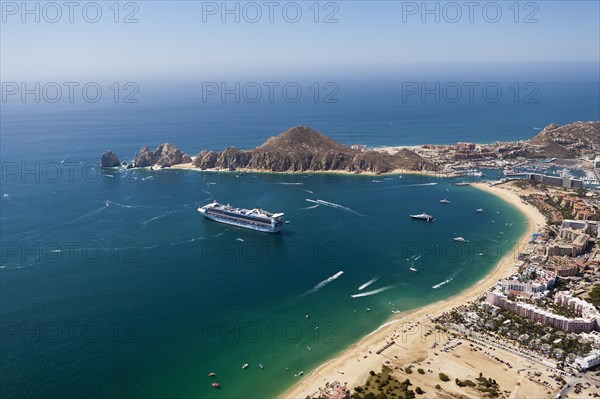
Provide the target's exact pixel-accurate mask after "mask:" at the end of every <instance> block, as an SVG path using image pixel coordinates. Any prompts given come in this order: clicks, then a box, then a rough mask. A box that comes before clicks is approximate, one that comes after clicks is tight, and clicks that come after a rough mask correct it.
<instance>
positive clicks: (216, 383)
mask: <svg viewBox="0 0 600 399" xmlns="http://www.w3.org/2000/svg"><path fill="white" fill-rule="evenodd" d="M212 386H213V388H221V386H220V385H219V383H218V382H213V383H212Z"/></svg>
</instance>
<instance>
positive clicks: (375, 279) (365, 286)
mask: <svg viewBox="0 0 600 399" xmlns="http://www.w3.org/2000/svg"><path fill="white" fill-rule="evenodd" d="M377 280H379V276H378V277H373V278H372V279H371V280H369V281H367V282H366V283H364V284H363V285H361V286H360V287H358V290H359V291H362V290H364V289H365V288H367V287H368V286H370V285H371V284H373V283H374V282H375V281H377Z"/></svg>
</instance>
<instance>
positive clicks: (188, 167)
mask: <svg viewBox="0 0 600 399" xmlns="http://www.w3.org/2000/svg"><path fill="white" fill-rule="evenodd" d="M157 168H158V167H157ZM169 168H170V169H185V170H195V171H198V172H207V173H217V172H229V173H270V174H280V175H291V174H313V173H315V174H331V175H335V174H339V175H347V176H389V175H422V176H428V177H438V178H444V177H447V175H445V174H443V173H441V172H436V171H420V170H406V169H394V170H391V171H389V172H385V173H374V172H360V173H357V172H349V171H347V170H305V171H287V172H272V171H268V170H261V169H249V168H240V169H236V170H229V169H218V168H214V169H200V168H198V167H197V166H195V165H194V164H192V163H181V164H176V165H172V166H170V167H169Z"/></svg>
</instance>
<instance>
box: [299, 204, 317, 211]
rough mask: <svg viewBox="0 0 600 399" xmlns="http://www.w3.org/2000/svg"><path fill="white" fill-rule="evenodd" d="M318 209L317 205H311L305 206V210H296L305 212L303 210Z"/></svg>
mask: <svg viewBox="0 0 600 399" xmlns="http://www.w3.org/2000/svg"><path fill="white" fill-rule="evenodd" d="M318 207H319V204H317V205H313V206H307V207H306V208H300V209H298V210H299V211H305V210H307V209H315V208H318Z"/></svg>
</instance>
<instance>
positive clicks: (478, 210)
mask: <svg viewBox="0 0 600 399" xmlns="http://www.w3.org/2000/svg"><path fill="white" fill-rule="evenodd" d="M475 212H479V213H483V212H485V211H484V210H483V208H478V209H475Z"/></svg>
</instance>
